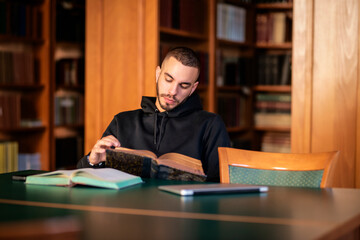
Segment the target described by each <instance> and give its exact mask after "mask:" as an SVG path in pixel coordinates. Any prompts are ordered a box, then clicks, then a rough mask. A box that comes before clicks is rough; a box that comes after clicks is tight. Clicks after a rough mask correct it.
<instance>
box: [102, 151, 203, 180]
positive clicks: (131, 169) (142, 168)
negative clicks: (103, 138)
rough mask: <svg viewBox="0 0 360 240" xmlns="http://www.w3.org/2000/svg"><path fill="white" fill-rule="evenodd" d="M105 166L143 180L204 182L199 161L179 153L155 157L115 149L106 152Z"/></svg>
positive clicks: (149, 152)
mask: <svg viewBox="0 0 360 240" xmlns="http://www.w3.org/2000/svg"><path fill="white" fill-rule="evenodd" d="M105 166H106V167H110V168H115V169H118V170H121V171H124V172H127V173H130V174H133V175H136V176H141V177H145V178H158V179H167V180H180V181H199V182H204V181H205V180H206V175H205V174H204V171H203V168H202V163H201V161H200V160H198V159H195V158H191V157H188V156H185V155H183V154H179V153H166V154H163V155H161V156H160V157H157V156H156V155H155V154H154V153H153V152H151V151H148V150H135V149H128V148H123V147H117V148H115V149H109V150H106V162H105Z"/></svg>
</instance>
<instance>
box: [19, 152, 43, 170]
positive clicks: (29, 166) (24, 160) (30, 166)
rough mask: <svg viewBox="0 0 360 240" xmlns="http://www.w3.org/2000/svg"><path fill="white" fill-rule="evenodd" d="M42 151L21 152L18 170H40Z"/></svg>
mask: <svg viewBox="0 0 360 240" xmlns="http://www.w3.org/2000/svg"><path fill="white" fill-rule="evenodd" d="M40 159H41V155H40V153H19V155H18V160H19V161H18V171H22V170H40V169H41V160H40Z"/></svg>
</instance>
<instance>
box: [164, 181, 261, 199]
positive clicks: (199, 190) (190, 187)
mask: <svg viewBox="0 0 360 240" xmlns="http://www.w3.org/2000/svg"><path fill="white" fill-rule="evenodd" d="M158 188H159V189H160V190H162V191H166V192H171V193H175V194H178V195H181V196H192V195H205V194H226V193H227V194H228V193H261V192H267V191H268V187H267V186H258V185H245V184H227V183H211V184H184V185H163V186H159V187H158Z"/></svg>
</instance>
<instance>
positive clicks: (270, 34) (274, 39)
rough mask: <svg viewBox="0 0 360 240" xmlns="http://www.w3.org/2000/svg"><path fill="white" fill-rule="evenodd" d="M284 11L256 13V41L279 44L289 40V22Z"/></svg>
mask: <svg viewBox="0 0 360 240" xmlns="http://www.w3.org/2000/svg"><path fill="white" fill-rule="evenodd" d="M288 18H289V17H288V13H286V12H270V13H258V14H257V15H256V20H255V21H256V42H257V43H275V44H281V43H285V42H287V41H290V40H291V36H290V32H289V28H290V25H291V23H290V22H289V21H290V20H289V19H288Z"/></svg>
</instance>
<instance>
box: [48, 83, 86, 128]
mask: <svg viewBox="0 0 360 240" xmlns="http://www.w3.org/2000/svg"><path fill="white" fill-rule="evenodd" d="M54 112H55V125H56V126H60V125H76V124H80V125H81V124H83V123H84V95H83V94H82V93H79V92H74V91H63V90H59V91H57V92H56V93H55V109H54Z"/></svg>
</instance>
